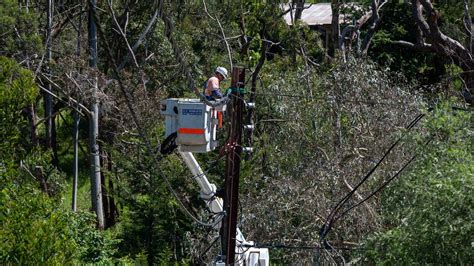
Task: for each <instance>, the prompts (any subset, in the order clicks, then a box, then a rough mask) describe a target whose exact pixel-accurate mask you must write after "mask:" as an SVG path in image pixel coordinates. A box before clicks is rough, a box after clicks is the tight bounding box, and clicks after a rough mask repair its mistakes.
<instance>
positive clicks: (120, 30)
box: [107, 0, 138, 67]
mask: <svg viewBox="0 0 474 266" xmlns="http://www.w3.org/2000/svg"><path fill="white" fill-rule="evenodd" d="M107 5H108V7H109V11H110V14H112V18H113V20H114V23H115V26H116V27H117V30H119V33H120V35H121V36H122V37H123V39H124V41H125V44H126V45H127V49H128V52H129V53H128V54H129V55H130V56H132V59H133V63H134V64H135V66H136V67H138V62H137V58H136V57H135V53H134V52H133V49H132V47H131V46H130V43H129V42H128V39H127V34H126V33H125V32H124V30H123V29H122V27H120V24H119V22H118V21H117V17H116V16H115V12H114V10H113V8H112V0H107ZM127 23H128V13H127V22H126V23H125V27H124V28H125V29H126V27H127Z"/></svg>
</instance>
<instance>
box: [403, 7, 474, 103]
mask: <svg viewBox="0 0 474 266" xmlns="http://www.w3.org/2000/svg"><path fill="white" fill-rule="evenodd" d="M411 2H412V15H413V18H414V20H415V22H416V24H417V26H418V28H419V29H420V31H421V33H422V34H423V37H424V38H426V40H427V42H428V43H429V44H431V47H432V50H433V51H434V52H435V53H437V54H438V55H440V56H443V57H446V58H450V59H451V60H452V61H453V62H454V63H455V64H456V65H458V66H459V67H460V68H461V69H462V70H463V71H464V72H463V73H462V75H461V76H462V79H463V80H464V86H465V90H464V92H463V96H464V99H465V100H466V102H467V103H470V104H472V103H473V102H474V98H473V97H472V95H473V94H474V56H473V54H472V52H471V51H470V50H469V49H468V48H467V47H465V46H463V45H462V44H461V43H460V42H458V41H456V40H454V39H452V38H450V37H449V36H447V35H445V34H444V33H443V32H441V30H440V28H439V25H438V19H439V17H440V14H439V13H438V12H437V11H436V10H435V9H434V7H433V4H432V3H431V2H430V1H429V0H411ZM423 10H424V11H425V12H426V16H427V17H426V19H425V17H424V15H423Z"/></svg>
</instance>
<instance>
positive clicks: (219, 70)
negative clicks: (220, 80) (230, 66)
mask: <svg viewBox="0 0 474 266" xmlns="http://www.w3.org/2000/svg"><path fill="white" fill-rule="evenodd" d="M216 73H219V74H221V75H222V76H223V77H224V79H226V78H227V69H225V67H217V68H216Z"/></svg>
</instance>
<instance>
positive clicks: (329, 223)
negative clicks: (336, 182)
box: [320, 114, 425, 247]
mask: <svg viewBox="0 0 474 266" xmlns="http://www.w3.org/2000/svg"><path fill="white" fill-rule="evenodd" d="M424 116H425V115H424V114H419V115H417V116H416V117H415V118H414V119H413V120H412V121H410V123H409V124H408V126H407V127H406V129H407V130H410V129H412V128H413V127H414V126H415V125H416V124H417V123H418V122H419V121H420V120H421V119H422V118H423V117H424ZM403 137H404V135H403V136H401V137H400V138H398V139H397V141H395V142H394V143H393V144H392V145H391V146H390V148H389V149H388V150H387V151H386V152H385V153H384V155H383V156H382V158H381V159H380V160H379V161H378V162H377V164H376V165H375V166H374V167H372V169H371V170H370V171H369V172H368V173H367V174H366V175H365V176H364V177H363V178H362V179H361V181H360V182H359V183H358V184H357V185H356V186H355V187H354V188H353V189H352V190H351V191H350V192H349V193H347V194H346V196H344V197H343V198H342V199H341V200H340V201H339V202H338V203H337V204H336V206H335V207H334V208H333V210H332V211H331V213H330V214H329V216H328V218H327V220H326V222H325V223H324V225H323V226H322V227H321V230H320V241H321V242H322V243H323V244H324V245H328V246H329V247H330V244H329V243H328V242H327V241H326V240H325V238H326V236H327V234H328V233H329V231H330V230H331V229H332V225H333V224H334V223H335V222H336V220H337V219H338V218H340V217H341V216H342V215H339V216H338V217H336V214H337V213H338V212H339V210H340V209H341V208H342V206H343V205H344V204H345V203H346V202H347V201H348V200H349V198H350V197H351V196H352V195H353V194H354V193H355V192H356V190H357V189H358V188H359V187H360V186H361V185H362V184H363V183H365V182H366V181H367V180H368V179H369V177H370V176H371V175H372V174H373V173H374V172H375V170H376V169H377V168H378V167H379V166H380V164H381V163H382V162H383V161H384V160H385V158H386V157H387V156H388V154H390V152H391V151H392V150H393V149H394V148H395V147H396V146H397V145H398V143H399V142H400V141H401V140H402V139H403ZM414 159H415V158H414V157H413V158H412V159H411V160H410V161H409V162H408V163H407V164H406V165H404V167H403V168H402V170H403V169H405V167H406V166H408V164H409V163H410V162H411V161H413V160H414ZM400 172H401V171H399V173H400ZM399 173H397V174H396V175H395V176H398V174H399ZM393 178H394V177H392V178H391V179H392V180H393ZM389 180H390V179H389ZM380 189H381V188H379V189H378V190H380ZM372 196H373V195H370V197H372ZM366 200H367V199H366ZM360 204H361V203H360ZM360 204H359V205H360ZM357 206H358V205H357ZM355 207H356V206H352V207H351V208H350V209H353V208H355ZM347 212H348V211H346V212H345V213H347ZM345 213H344V214H345Z"/></svg>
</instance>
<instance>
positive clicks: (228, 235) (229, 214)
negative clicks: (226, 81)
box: [221, 67, 245, 265]
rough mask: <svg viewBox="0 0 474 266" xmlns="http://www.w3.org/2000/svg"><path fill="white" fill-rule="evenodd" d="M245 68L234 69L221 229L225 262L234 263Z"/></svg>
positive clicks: (227, 263)
mask: <svg viewBox="0 0 474 266" xmlns="http://www.w3.org/2000/svg"><path fill="white" fill-rule="evenodd" d="M244 84H245V69H243V68H239V67H234V68H233V69H232V81H231V87H232V88H234V91H233V92H232V103H231V108H230V113H231V121H230V129H229V140H228V142H227V144H226V145H227V147H228V150H227V161H226V179H225V197H224V211H225V213H226V216H225V218H224V220H223V223H222V228H221V230H222V231H221V241H222V259H224V258H225V262H226V265H233V264H234V263H235V240H236V233H237V214H238V213H237V211H238V198H239V177H240V158H241V157H240V154H241V152H242V127H243V125H242V120H243V111H244V106H245V105H244V100H243V93H242V92H241V90H240V89H243V88H244Z"/></svg>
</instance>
